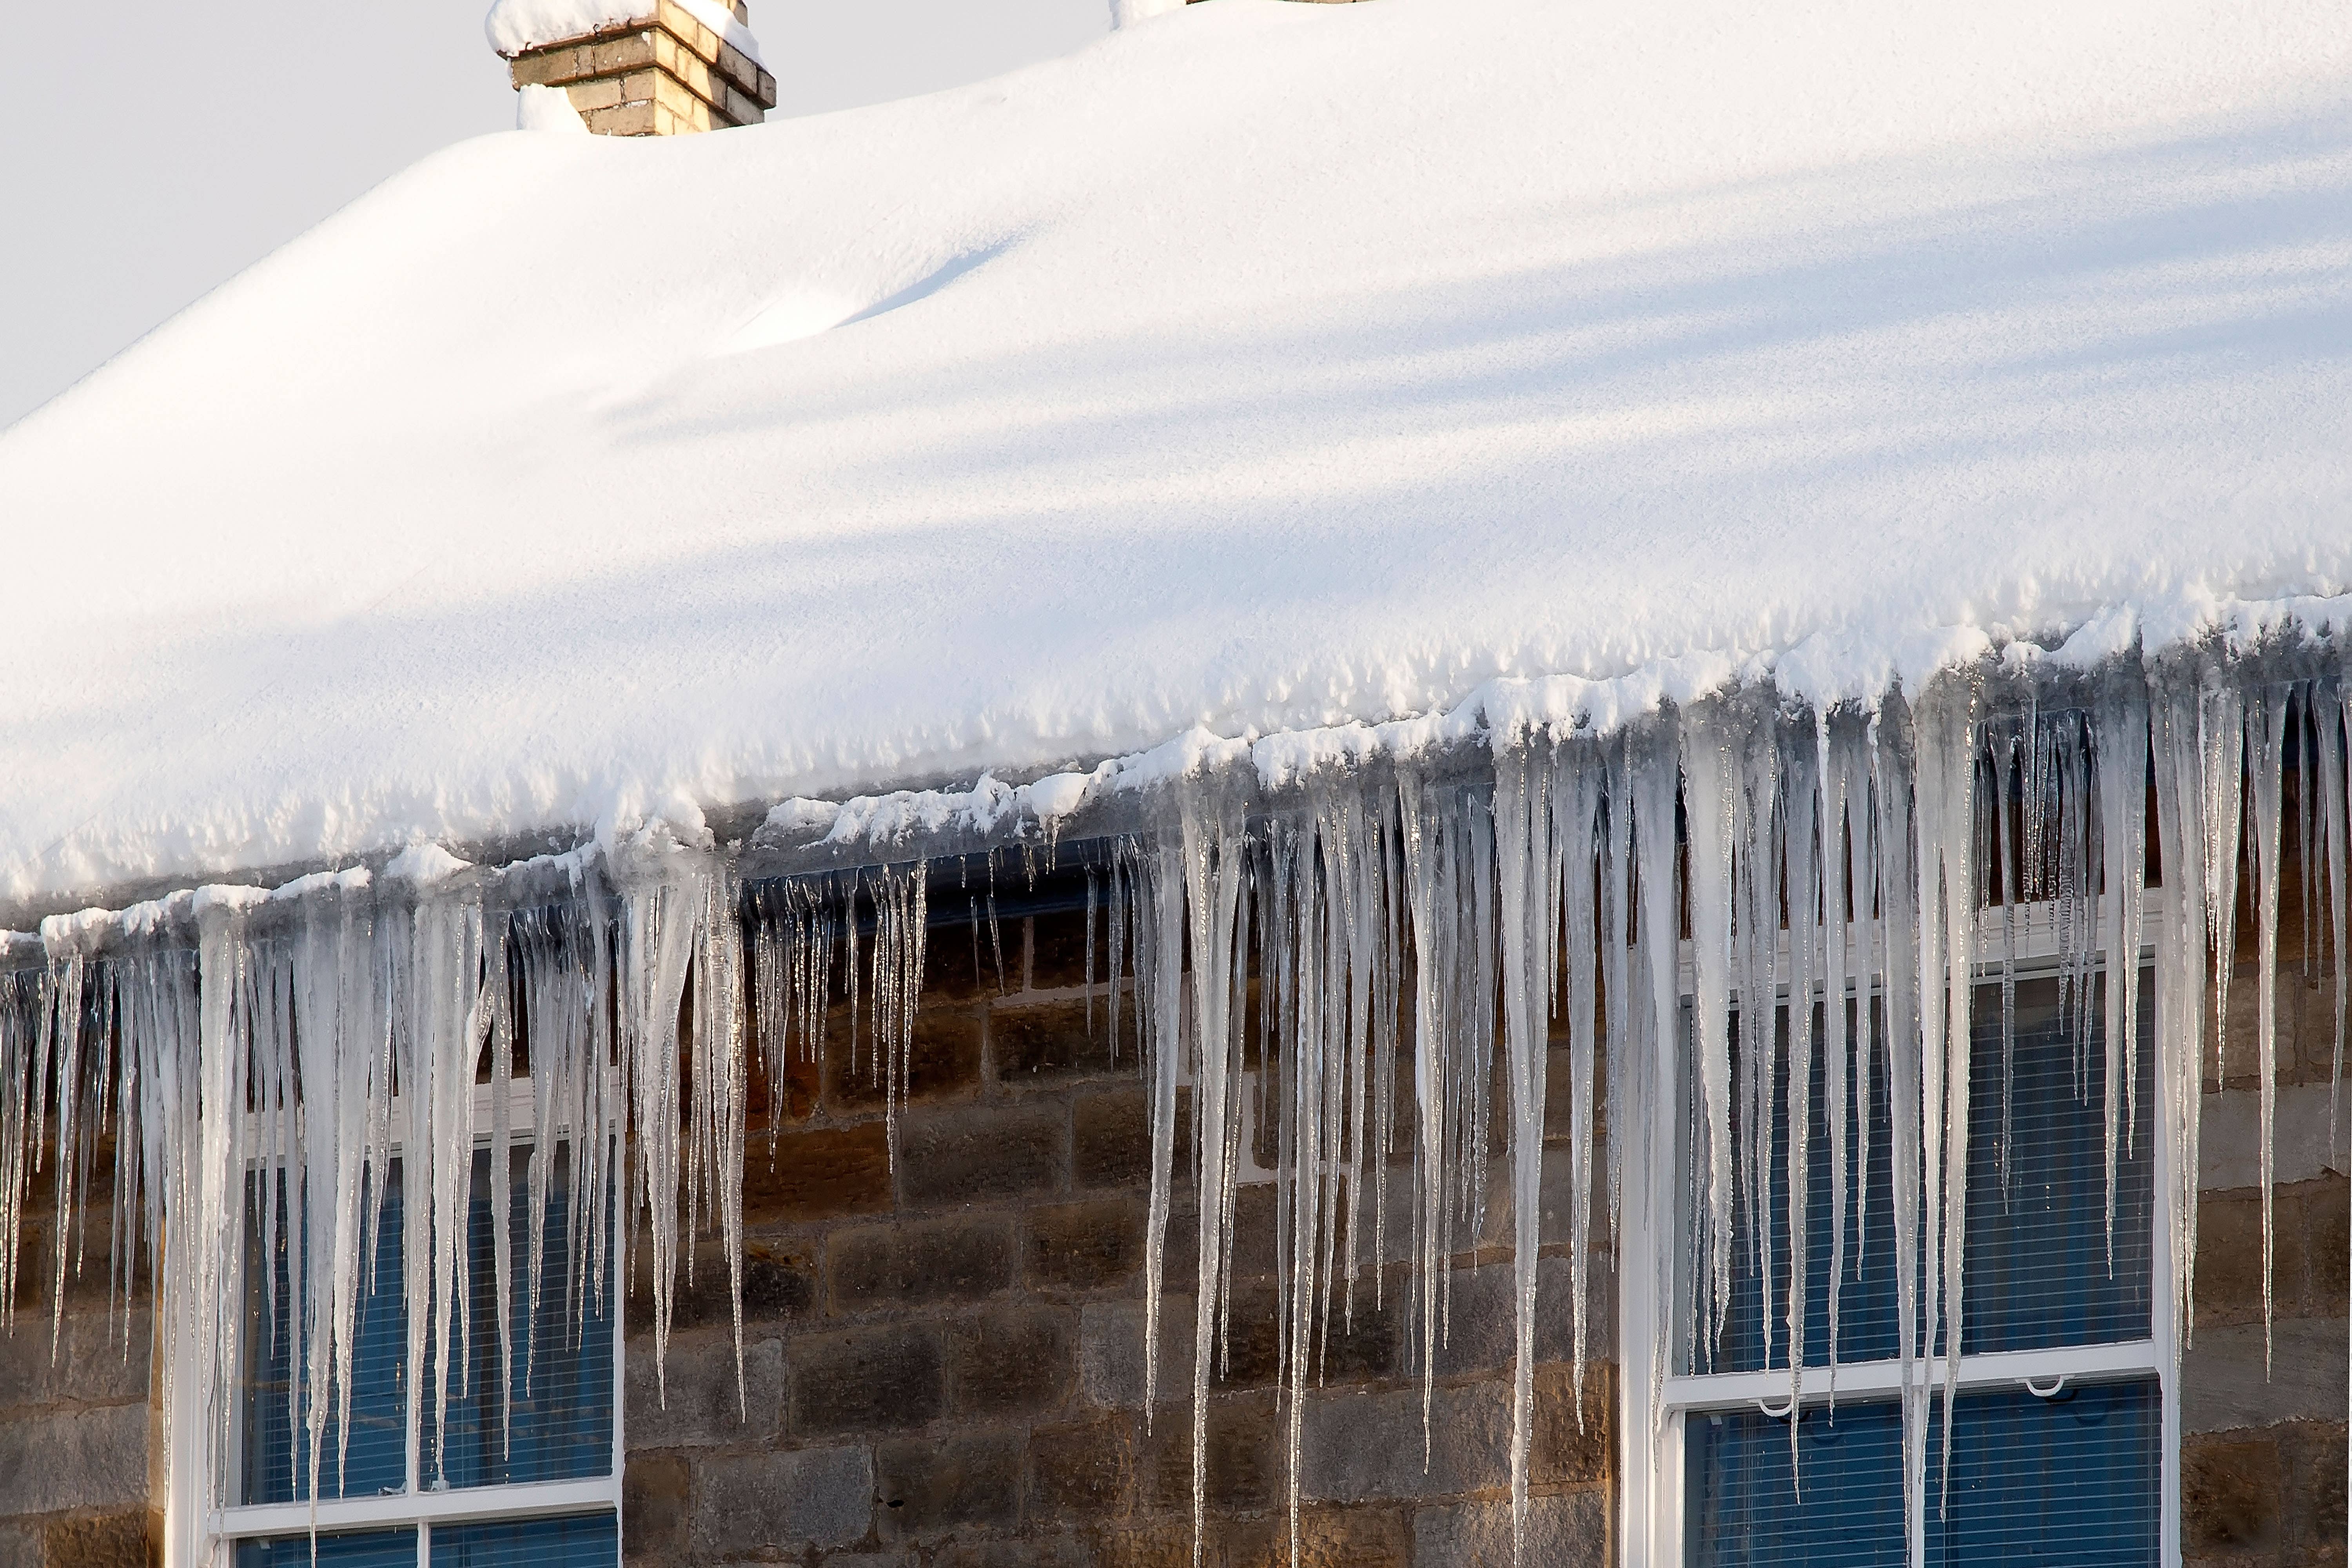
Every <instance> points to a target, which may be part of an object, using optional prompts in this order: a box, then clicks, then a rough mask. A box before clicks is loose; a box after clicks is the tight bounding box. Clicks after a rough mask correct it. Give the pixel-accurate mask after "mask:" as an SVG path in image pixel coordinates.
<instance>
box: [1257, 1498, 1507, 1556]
mask: <svg viewBox="0 0 2352 1568" xmlns="http://www.w3.org/2000/svg"><path fill="white" fill-rule="evenodd" d="M1250 1523H1258V1525H1259V1527H1258V1528H1257V1529H1251V1528H1249V1524H1250ZM1219 1534H1220V1537H1221V1540H1220V1542H1219V1544H1220V1545H1221V1546H1222V1547H1223V1561H1224V1562H1225V1563H1227V1564H1228V1565H1230V1568H1294V1564H1293V1562H1292V1559H1291V1555H1290V1530H1289V1525H1288V1522H1287V1521H1286V1520H1285V1519H1284V1518H1283V1517H1282V1516H1281V1514H1280V1512H1279V1511H1277V1512H1276V1513H1275V1514H1274V1515H1272V1516H1269V1517H1268V1518H1266V1519H1265V1520H1264V1521H1262V1522H1259V1521H1246V1522H1245V1521H1238V1520H1237V1521H1232V1522H1231V1523H1228V1524H1227V1525H1226V1526H1225V1527H1224V1528H1223V1530H1222V1531H1219ZM1413 1561H1414V1559H1413V1555H1412V1523H1411V1521H1409V1520H1408V1519H1407V1517H1406V1514H1405V1510H1402V1509H1401V1508H1389V1507H1370V1508H1304V1509H1301V1510H1299V1515H1298V1556H1297V1563H1296V1565H1295V1568H1407V1564H1409V1563H1412V1562H1413ZM1421 1561H1422V1562H1424V1563H1427V1562H1431V1561H1445V1560H1444V1559H1429V1558H1423V1559H1422V1560H1421ZM1467 1561H1471V1562H1476V1563H1483V1562H1484V1561H1485V1560H1484V1559H1469V1560H1467ZM1500 1562H1501V1563H1509V1562H1510V1554H1509V1552H1505V1553H1504V1555H1503V1557H1502V1558H1501V1559H1500Z"/></svg>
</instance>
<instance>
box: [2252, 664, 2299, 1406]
mask: <svg viewBox="0 0 2352 1568" xmlns="http://www.w3.org/2000/svg"><path fill="white" fill-rule="evenodd" d="M2293 711H2294V703H2293V690H2292V689H2291V688H2284V687H2270V688H2266V689H2263V690H2261V691H2259V692H2257V693H2256V694H2255V697H2254V703H2253V707H2252V710H2250V711H2249V712H2248V713H2247V715H2246V741H2247V746H2248V751H2249V752H2250V753H2251V754H2250V756H2249V758H2248V761H2249V763H2251V764H2252V766H2251V772H2252V775H2253V797H2254V798H2253V808H2254V820H2253V822H2252V824H2251V828H2252V838H2253V841H2254V842H2253V851H2254V888H2253V910H2254V919H2255V921H2256V929H2257V933H2258V942H2259V946H2258V948H2257V950H2256V951H2257V957H2256V963H2255V970H2254V984H2255V987H2256V990H2255V994H2254V1009H2255V1011H2254V1018H2255V1023H2254V1072H2255V1074H2256V1078H2257V1081H2256V1083H2255V1085H2254V1093H2255V1104H2256V1105H2257V1107H2258V1108H2259V1111H2260V1117H2261V1122H2262V1131H2261V1132H2260V1134H2259V1135H2258V1137H2259V1142H2260V1143H2261V1146H2262V1147H2261V1169H2262V1174H2261V1177H2260V1184H2261V1186H2262V1203H2263V1372H2264V1373H2265V1374H2267V1373H2269V1371H2270V1363H2271V1281H2272V1260H2273V1256H2274V1253H2275V1249H2276V1245H2277V1237H2276V1234H2275V1226H2274V1225H2273V1216H2272V1209H2273V1201H2272V1200H2273V1194H2272V1192H2271V1178H2272V1176H2273V1173H2274V1172H2273V1149H2272V1128H2273V1124H2274V1122H2275V1121H2276V1117H2277V1110H2278V921H2279V902H2280V896H2279V878H2280V865H2279V815H2280V810H2281V805H2282V802H2281V798H2280V795H2281V791H2280V784H2281V777H2282V774H2283V773H2284V767H2285V751H2286V734H2287V725H2288V722H2289V720H2290V717H2291V715H2292V713H2293Z"/></svg>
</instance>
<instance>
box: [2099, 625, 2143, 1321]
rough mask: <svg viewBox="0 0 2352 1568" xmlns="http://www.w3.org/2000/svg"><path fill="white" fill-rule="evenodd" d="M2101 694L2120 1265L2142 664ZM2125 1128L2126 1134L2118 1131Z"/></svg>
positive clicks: (2109, 1198)
mask: <svg viewBox="0 0 2352 1568" xmlns="http://www.w3.org/2000/svg"><path fill="white" fill-rule="evenodd" d="M2112 679H2113V681H2114V684H2115V686H2116V688H2117V689H2114V690H2111V691H2109V692H2108V693H2107V694H2106V696H2105V698H2104V699H2103V700H2101V702H2100V704H2099V708H2098V712H2097V715H2096V720H2095V722H2096V723H2097V726H2098V731H2097V736H2096V743H2095V750H2094V752H2093V755H2094V757H2095V759H2096V763H2097V768H2098V795H2099V810H2100V824H2099V839H2100V843H2101V845H2102V846H2103V847H2104V848H2105V863H2104V867H2103V868H2102V870H2101V873H2100V879H2101V881H2102V882H2103V883H2104V885H2105V886H2104V896H2105V916H2104V917H2103V922H2102V923H2103V924H2104V926H2105V932H2106V948H2107V952H2106V974H2107V980H2106V1020H2105V1026H2106V1056H2105V1085H2106V1092H2105V1131H2106V1144H2105V1155H2106V1240H2107V1271H2108V1273H2109V1274H2110V1275H2112V1274H2113V1273H2114V1272H2115V1262H2116V1258H2115V1254H2116V1156H2117V1152H2118V1145H2119V1144H2120V1146H2121V1149H2122V1152H2126V1153H2128V1152H2131V1149H2132V1140H2133V1137H2134V1133H2133V1131H2132V1130H2133V1129H2134V1128H2136V1127H2137V1125H2138V1116H2139V937H2140V916H2141V910H2142V908H2143V906H2144V903H2145V900H2146V894H2147V888H2146V882H2147V869H2146V868H2147V746H2148V714H2147V691H2146V689H2145V688H2143V687H2142V685H2141V684H2140V679H2139V674H2138V671H2137V670H2129V671H2119V672H2117V673H2116V675H2115V676H2114V677H2113V678H2112ZM2118 1127H2120V1128H2121V1130H2122V1137H2121V1139H2120V1140H2119V1139H2118V1138H2117V1135H2116V1134H2117V1129H2118Z"/></svg>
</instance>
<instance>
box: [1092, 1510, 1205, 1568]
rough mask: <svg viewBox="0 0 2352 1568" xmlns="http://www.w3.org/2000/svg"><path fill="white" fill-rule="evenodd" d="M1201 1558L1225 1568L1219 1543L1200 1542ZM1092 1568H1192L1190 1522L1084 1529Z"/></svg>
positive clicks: (1165, 1522) (1176, 1521)
mask: <svg viewBox="0 0 2352 1568" xmlns="http://www.w3.org/2000/svg"><path fill="white" fill-rule="evenodd" d="M1202 1544H1203V1548H1204V1550H1203V1552H1202V1560H1203V1562H1204V1563H1213V1564H1215V1565H1216V1568H1225V1563H1224V1552H1223V1550H1222V1549H1221V1548H1222V1547H1223V1542H1203V1543H1202ZM1087 1551H1088V1552H1089V1553H1090V1554H1091V1555H1092V1557H1093V1559H1094V1563H1095V1565H1096V1568H1192V1521H1191V1520H1189V1519H1187V1520H1181V1521H1180V1520H1175V1519H1163V1520H1152V1521H1146V1522H1143V1523H1140V1524H1131V1525H1118V1526H1111V1527H1108V1528H1097V1529H1095V1530H1091V1531H1087Z"/></svg>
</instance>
